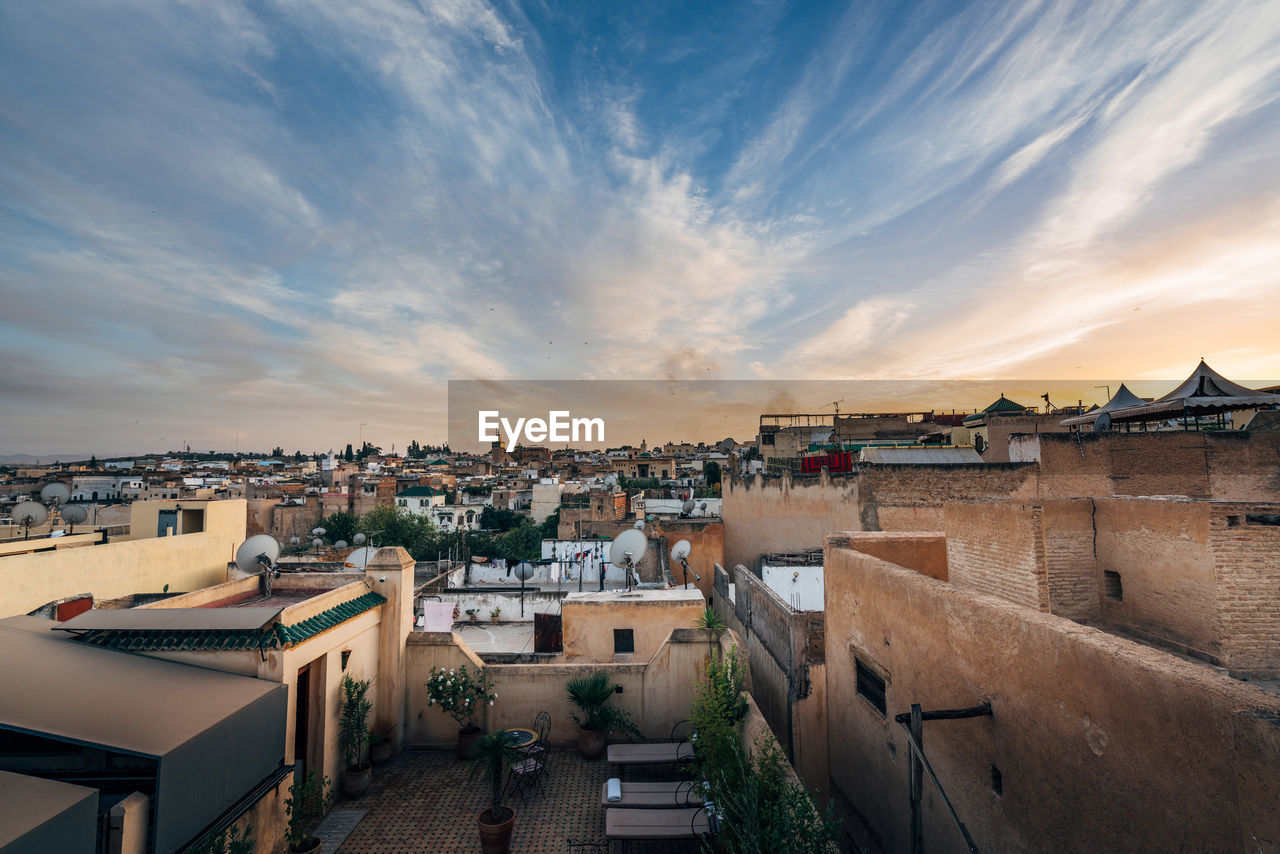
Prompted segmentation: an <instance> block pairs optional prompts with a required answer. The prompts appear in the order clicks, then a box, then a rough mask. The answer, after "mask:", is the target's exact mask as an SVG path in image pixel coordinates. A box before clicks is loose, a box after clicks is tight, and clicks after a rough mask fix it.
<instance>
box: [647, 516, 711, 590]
mask: <svg viewBox="0 0 1280 854" xmlns="http://www.w3.org/2000/svg"><path fill="white" fill-rule="evenodd" d="M649 532H650V533H651V534H652V535H653V536H660V537H665V538H666V540H667V548H668V549H670V548H671V547H672V546H674V545H675V544H676V543H677V542H679V541H680V540H688V541H689V545H690V546H692V547H693V551H691V552H690V553H689V583H690V584H691V585H693V586H695V587H697V588H698V589H699V590H701V591H702V595H703V597H704V598H706V600H707V601H708V602H710V601H711V597H712V594H713V593H714V592H715V591H714V585H715V568H716V564H718V563H719V564H723V563H724V523H723V522H721V521H720V520H719V519H717V520H715V521H708V520H705V519H659V520H658V521H656V522H652V523H650V525H649ZM695 574H696V575H698V576H699V577H700V578H701V580H698V579H697V578H694V575H695ZM671 577H672V578H674V579H675V582H676V584H683V583H684V568H683V567H681V566H680V564H678V563H676V562H674V561H672V562H671Z"/></svg>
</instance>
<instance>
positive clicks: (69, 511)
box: [62, 504, 89, 534]
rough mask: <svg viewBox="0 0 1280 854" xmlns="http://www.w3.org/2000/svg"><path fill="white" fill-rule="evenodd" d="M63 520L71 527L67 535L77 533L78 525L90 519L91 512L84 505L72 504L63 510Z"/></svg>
mask: <svg viewBox="0 0 1280 854" xmlns="http://www.w3.org/2000/svg"><path fill="white" fill-rule="evenodd" d="M62 518H63V520H64V521H65V522H66V523H67V524H68V525H69V526H70V530H68V531H67V533H69V534H72V533H75V530H76V525H77V524H78V523H80V522H83V521H84V520H85V519H87V518H89V511H88V509H87V508H85V507H84V505H82V504H72V505H71V506H70V507H64V508H63V509H62Z"/></svg>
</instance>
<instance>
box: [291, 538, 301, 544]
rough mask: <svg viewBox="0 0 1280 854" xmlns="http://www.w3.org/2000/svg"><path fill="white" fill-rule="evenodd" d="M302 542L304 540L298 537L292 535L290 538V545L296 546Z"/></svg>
mask: <svg viewBox="0 0 1280 854" xmlns="http://www.w3.org/2000/svg"><path fill="white" fill-rule="evenodd" d="M300 542H302V541H301V540H299V539H298V538H297V537H290V538H289V545H291V546H296V545H297V544H298V543H300Z"/></svg>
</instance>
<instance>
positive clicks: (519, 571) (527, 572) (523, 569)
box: [513, 560, 533, 581]
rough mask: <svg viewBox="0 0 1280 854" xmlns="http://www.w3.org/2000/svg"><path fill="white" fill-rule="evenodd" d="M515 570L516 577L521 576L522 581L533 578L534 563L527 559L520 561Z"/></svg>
mask: <svg viewBox="0 0 1280 854" xmlns="http://www.w3.org/2000/svg"><path fill="white" fill-rule="evenodd" d="M513 571H514V572H515V574H516V578H519V579H520V580H521V581H528V580H529V579H530V578H533V564H531V563H529V562H528V561H527V560H523V561H520V563H518V564H516V568H515V569H514V570H513Z"/></svg>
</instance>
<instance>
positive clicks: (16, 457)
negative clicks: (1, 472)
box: [0, 454, 92, 465]
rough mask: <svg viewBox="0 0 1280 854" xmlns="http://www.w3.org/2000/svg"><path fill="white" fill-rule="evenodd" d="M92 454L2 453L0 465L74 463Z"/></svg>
mask: <svg viewBox="0 0 1280 854" xmlns="http://www.w3.org/2000/svg"><path fill="white" fill-rule="evenodd" d="M90 456H92V454H0V465H34V464H35V463H42V464H43V463H52V462H63V463H74V462H78V461H80V460H87V459H89V457H90Z"/></svg>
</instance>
